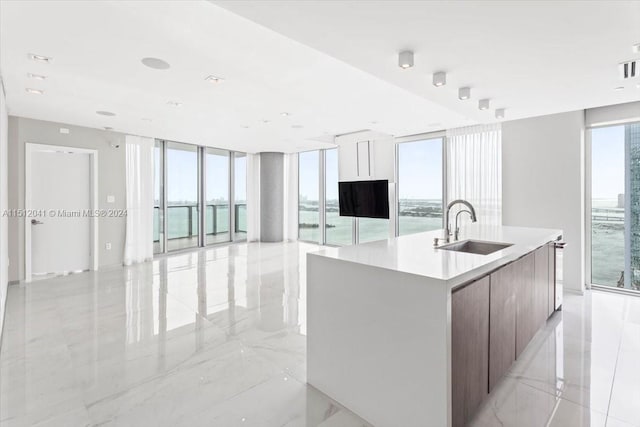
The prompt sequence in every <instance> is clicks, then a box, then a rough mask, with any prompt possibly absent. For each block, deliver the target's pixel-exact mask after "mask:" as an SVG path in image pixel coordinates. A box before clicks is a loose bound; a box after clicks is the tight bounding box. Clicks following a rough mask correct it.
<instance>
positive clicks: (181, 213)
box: [166, 142, 200, 251]
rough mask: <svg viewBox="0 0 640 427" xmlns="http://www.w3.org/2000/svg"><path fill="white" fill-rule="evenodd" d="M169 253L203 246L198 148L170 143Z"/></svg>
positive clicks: (167, 163)
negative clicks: (200, 241) (199, 239)
mask: <svg viewBox="0 0 640 427" xmlns="http://www.w3.org/2000/svg"><path fill="white" fill-rule="evenodd" d="M166 153H167V154H166V155H167V159H166V165H167V182H166V186H167V231H168V233H167V234H168V235H167V250H169V251H173V250H176V249H185V248H192V247H197V246H199V241H198V233H199V231H198V222H199V218H200V217H199V210H198V206H199V203H200V198H199V197H198V194H199V182H200V179H199V172H200V168H199V167H198V163H199V162H198V147H197V146H195V145H189V144H181V143H178V142H167V151H166Z"/></svg>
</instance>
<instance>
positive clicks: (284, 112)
mask: <svg viewBox="0 0 640 427" xmlns="http://www.w3.org/2000/svg"><path fill="white" fill-rule="evenodd" d="M280 115H281V116H282V117H289V116H290V115H291V114H289V113H287V112H286V111H283V112H282V113H280Z"/></svg>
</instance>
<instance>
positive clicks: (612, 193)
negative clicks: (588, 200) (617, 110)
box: [591, 126, 625, 199]
mask: <svg viewBox="0 0 640 427" xmlns="http://www.w3.org/2000/svg"><path fill="white" fill-rule="evenodd" d="M591 153H592V154H591V165H592V166H591V176H592V179H591V197H592V198H593V199H617V197H618V194H622V193H624V169H625V162H624V126H610V127H603V128H596V129H593V130H592V131H591Z"/></svg>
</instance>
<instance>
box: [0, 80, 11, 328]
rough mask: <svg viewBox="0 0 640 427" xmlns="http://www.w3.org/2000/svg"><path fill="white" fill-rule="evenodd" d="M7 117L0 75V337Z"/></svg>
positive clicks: (6, 241)
mask: <svg viewBox="0 0 640 427" xmlns="http://www.w3.org/2000/svg"><path fill="white" fill-rule="evenodd" d="M8 126H9V117H8V115H7V105H6V102H5V96H4V86H3V85H2V78H1V77H0V337H1V336H2V335H1V334H2V326H3V325H4V307H5V303H6V301H7V283H8V281H9V275H8V274H9V273H8V272H9V266H8V263H9V229H8V225H7V223H8V220H7V217H6V216H5V215H2V212H4V210H5V209H7V206H8V186H7V179H8V172H7V166H8V162H7V155H8V152H7V150H8V148H7V147H8V140H9V132H8Z"/></svg>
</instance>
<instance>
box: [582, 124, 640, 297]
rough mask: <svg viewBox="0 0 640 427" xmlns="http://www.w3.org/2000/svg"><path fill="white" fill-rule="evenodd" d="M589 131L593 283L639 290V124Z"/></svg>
mask: <svg viewBox="0 0 640 427" xmlns="http://www.w3.org/2000/svg"><path fill="white" fill-rule="evenodd" d="M590 133H591V138H590V140H591V144H590V145H591V153H590V157H591V168H590V170H591V179H590V191H591V199H590V202H591V222H590V225H591V236H590V237H591V283H593V284H594V285H603V286H612V287H618V288H625V289H632V290H640V123H633V124H627V125H618V126H608V127H600V128H593V129H591V130H590Z"/></svg>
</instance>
